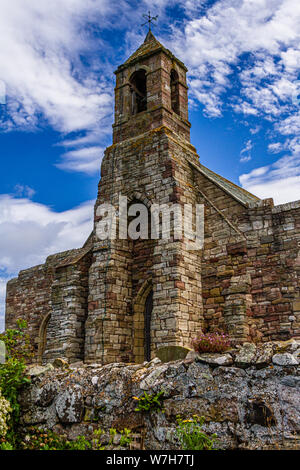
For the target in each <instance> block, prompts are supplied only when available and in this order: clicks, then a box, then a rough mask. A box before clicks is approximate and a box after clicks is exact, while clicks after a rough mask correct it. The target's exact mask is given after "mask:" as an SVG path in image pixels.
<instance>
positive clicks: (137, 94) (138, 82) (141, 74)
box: [130, 69, 147, 115]
mask: <svg viewBox="0 0 300 470" xmlns="http://www.w3.org/2000/svg"><path fill="white" fill-rule="evenodd" d="M130 89H131V113H132V114H133V115H134V114H138V113H141V112H142V111H146V110H147V78H146V72H145V70H143V69H141V70H138V71H137V72H134V73H133V74H132V75H131V78H130Z"/></svg>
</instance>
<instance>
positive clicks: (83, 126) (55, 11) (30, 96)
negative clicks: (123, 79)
mask: <svg viewBox="0 0 300 470" xmlns="http://www.w3.org/2000/svg"><path fill="white" fill-rule="evenodd" d="M113 4H114V2H110V1H108V0H98V1H94V0H85V1H84V2H83V1H82V0H64V1H61V0H51V1H50V2H45V1H41V0H10V1H9V2H8V1H7V2H1V15H0V30H1V36H2V41H1V42H0V63H1V67H0V81H2V83H4V84H5V85H6V86H5V88H6V106H5V108H4V107H3V108H2V110H5V114H3V113H2V120H0V127H2V129H4V130H14V129H21V130H22V129H26V130H34V129H35V128H37V127H39V126H41V125H42V124H43V120H44V121H46V123H48V124H49V125H50V126H51V127H53V128H54V129H55V130H57V131H59V132H61V133H62V134H64V135H66V134H68V133H71V132H72V133H76V132H81V133H82V132H83V133H85V132H87V135H90V134H91V133H96V134H97V135H98V136H99V135H100V136H101V137H102V138H103V136H105V135H106V134H107V133H108V132H110V119H111V114H112V108H113V107H112V103H113V101H112V83H111V76H110V75H108V74H107V70H106V69H107V67H106V65H105V63H104V62H103V64H102V65H101V63H100V57H99V59H97V60H98V63H97V64H96V65H97V66H96V67H93V64H92V65H91V66H87V65H84V64H83V63H82V61H81V60H80V55H81V54H84V53H86V52H87V53H88V51H89V49H93V48H94V45H93V43H92V42H91V40H90V38H89V36H88V28H87V25H88V23H89V22H91V21H94V22H97V21H98V22H99V23H101V24H102V25H104V24H105V23H108V22H109V18H110V16H111V14H114V7H113ZM100 45H101V39H99V40H98V46H100ZM99 77H101V79H100V78H99ZM85 146H89V142H88V141H87V142H86V143H85ZM62 158H63V159H64V156H62ZM84 159H85V156H84V155H83V157H82V160H80V159H76V162H77V164H78V166H76V164H75V163H74V164H73V165H72V166H70V165H69V167H68V169H72V170H79V171H88V172H90V171H91V163H89V164H88V165H86V166H85V165H84ZM66 166H68V165H67V164H66ZM62 167H63V162H62ZM95 167H96V165H94V168H95Z"/></svg>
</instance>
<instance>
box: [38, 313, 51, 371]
mask: <svg viewBox="0 0 300 470" xmlns="http://www.w3.org/2000/svg"><path fill="white" fill-rule="evenodd" d="M50 317H51V313H47V315H45V316H44V318H43V320H42V323H41V325H40V329H39V337H38V363H39V364H42V362H43V354H44V351H45V349H46V342H47V326H48V324H49V320H50Z"/></svg>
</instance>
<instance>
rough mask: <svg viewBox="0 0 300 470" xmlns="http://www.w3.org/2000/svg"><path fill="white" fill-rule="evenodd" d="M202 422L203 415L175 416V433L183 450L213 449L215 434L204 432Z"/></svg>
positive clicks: (203, 420) (203, 419)
mask: <svg viewBox="0 0 300 470" xmlns="http://www.w3.org/2000/svg"><path fill="white" fill-rule="evenodd" d="M204 422H205V418H204V417H203V416H201V417H200V416H198V415H193V417H192V419H182V418H181V417H180V416H177V423H178V426H177V428H176V434H177V437H178V438H179V440H180V443H181V446H182V449H183V450H215V447H214V444H215V442H216V438H217V435H216V434H212V435H211V436H208V435H207V434H205V432H203V430H202V426H203V424H204Z"/></svg>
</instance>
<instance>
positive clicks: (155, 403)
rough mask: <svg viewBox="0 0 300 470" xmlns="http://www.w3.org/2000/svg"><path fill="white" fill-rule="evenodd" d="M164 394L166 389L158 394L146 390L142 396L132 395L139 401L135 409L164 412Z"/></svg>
mask: <svg viewBox="0 0 300 470" xmlns="http://www.w3.org/2000/svg"><path fill="white" fill-rule="evenodd" d="M163 395H164V390H161V391H160V392H158V393H157V394H156V395H149V394H148V393H147V392H144V395H143V396H141V397H132V398H133V399H134V400H137V401H138V406H137V408H135V411H146V412H149V411H160V412H161V413H164V409H163V402H162V397H163Z"/></svg>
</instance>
